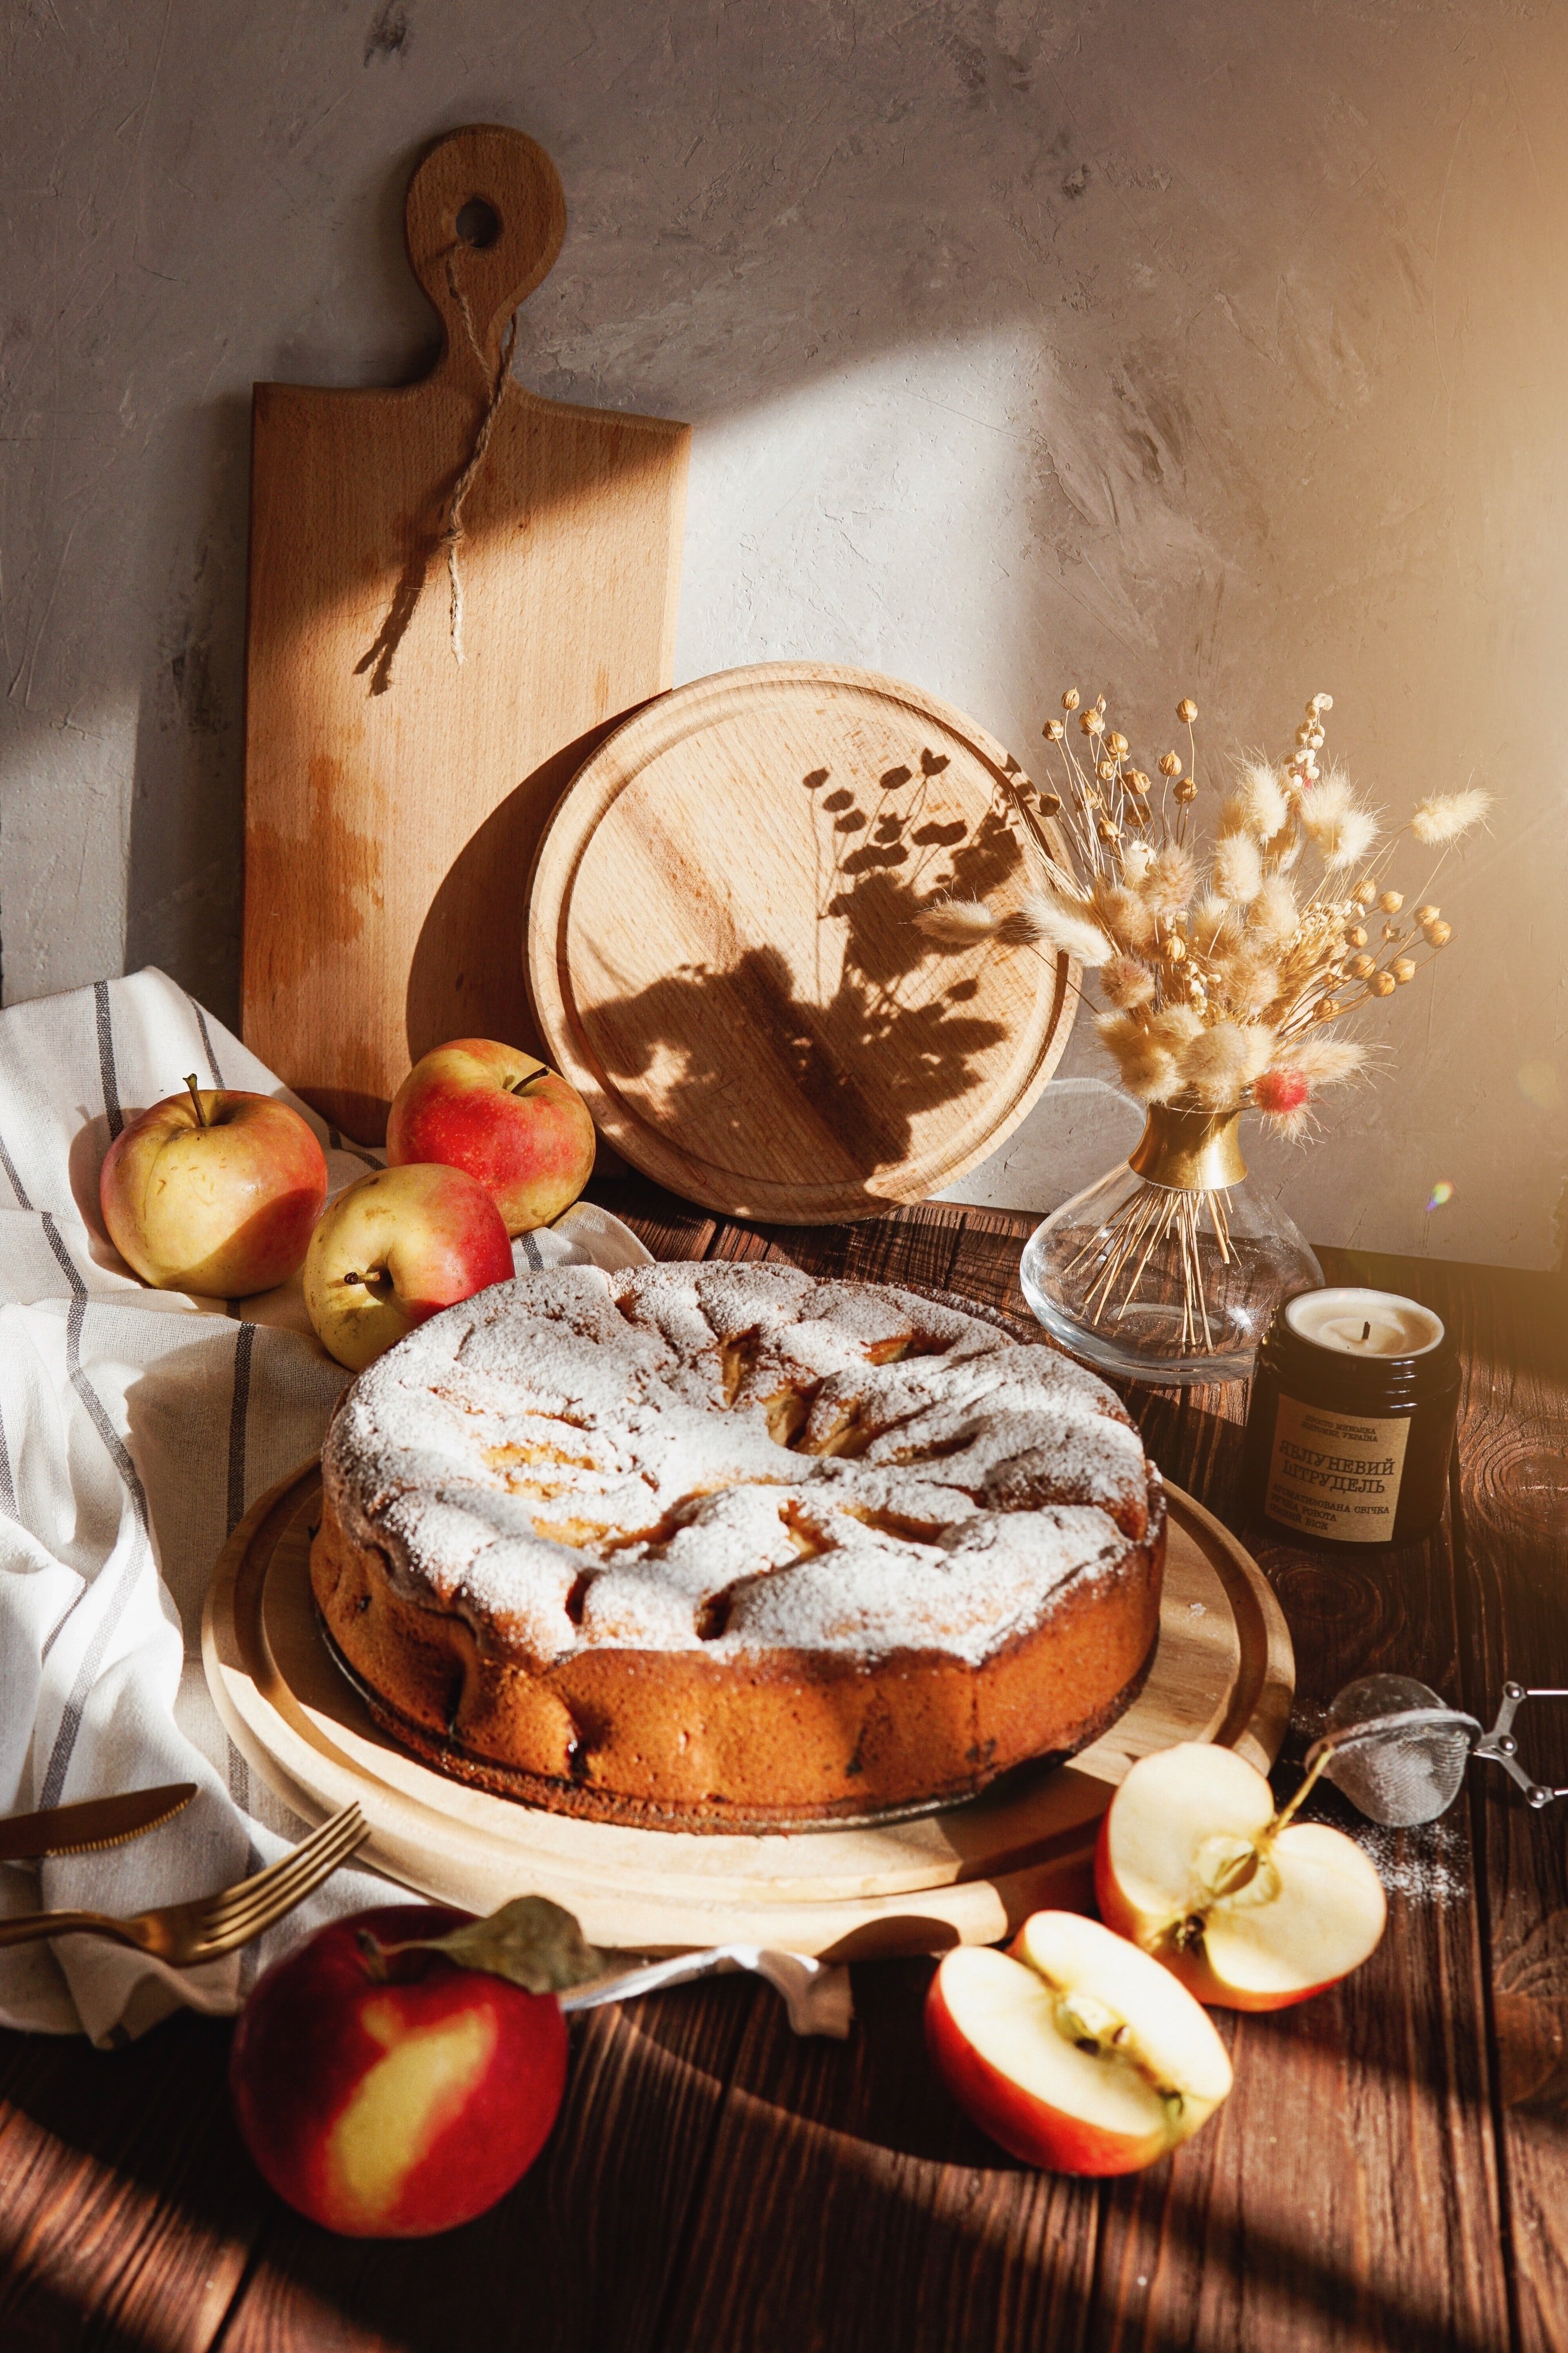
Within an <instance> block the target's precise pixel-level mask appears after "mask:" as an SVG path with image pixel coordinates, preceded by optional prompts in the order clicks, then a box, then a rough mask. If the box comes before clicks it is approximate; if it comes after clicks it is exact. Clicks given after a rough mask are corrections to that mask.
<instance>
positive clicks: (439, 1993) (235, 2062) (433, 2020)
mask: <svg viewBox="0 0 1568 2353" xmlns="http://www.w3.org/2000/svg"><path fill="white" fill-rule="evenodd" d="M464 1916H465V1915H463V1914H461V1913H458V1912H449V1911H446V1910H443V1909H441V1908H440V1907H438V1906H436V1905H423V1904H416V1905H387V1906H385V1907H384V1908H383V1909H381V1910H378V1911H374V1912H361V1913H358V1914H356V1915H354V1916H353V1917H352V1918H350V1919H346V1920H338V1921H334V1922H333V1923H332V1925H331V1927H328V1928H323V1929H321V1931H320V1932H319V1933H318V1934H317V1935H316V1936H312V1937H311V1938H310V1942H309V1943H308V1944H306V1945H303V1946H301V1947H300V1948H299V1949H298V1950H297V1951H295V1952H292V1953H290V1954H288V1955H287V1956H286V1957H284V1959H282V1960H281V1961H279V1962H277V1963H275V1964H274V1966H273V1967H272V1968H270V1969H268V1970H267V1971H266V1973H265V1974H264V1975H263V1976H262V1977H261V1978H259V1979H258V1983H257V1985H256V1987H255V1989H254V1990H253V1992H252V1993H251V1996H250V1999H249V2000H248V2001H247V2004H246V2006H245V2009H244V2011H243V2012H242V2014H241V2017H240V2021H239V2024H238V2027H237V2030H236V2032H235V2038H234V2046H233V2051H232V2053H231V2056H230V2061H229V2082H230V2086H231V2088H232V2091H233V2094H234V2103H235V2108H236V2112H237V2116H238V2119H239V2127H240V2131H241V2132H242V2134H243V2135H244V2137H245V2141H246V2145H247V2147H248V2148H249V2150H250V2153H251V2155H252V2157H253V2158H255V2160H256V2162H257V2165H258V2167H259V2168H260V2170H261V2172H262V2173H263V2174H264V2175H265V2177H266V2179H268V2182H270V2184H271V2186H272V2188H273V2189H276V2190H277V2192H278V2194H279V2197H281V2198H286V2199H287V2200H288V2201H289V2204H290V2205H291V2206H294V2207H297V2208H298V2209H299V2211H300V2213H302V2214H306V2215H309V2216H310V2220H311V2221H316V2222H321V2223H324V2224H325V2226H326V2228H327V2229H328V2230H329V2231H338V2232H342V2233H344V2234H345V2235H346V2236H348V2237H351V2238H371V2239H394V2238H396V2239H402V2238H423V2237H426V2236H427V2235H428V2234H429V2233H431V2232H437V2231H450V2230H453V2229H455V2228H456V2227H457V2225H458V2223H460V2222H468V2221H472V2220H473V2218H474V2216H475V2215H476V2214H482V2213H483V2212H484V2211H485V2210H486V2208H487V2207H489V2206H493V2205H494V2204H495V2201H496V2200H497V2199H498V2198H500V2197H502V2196H504V2194H505V2192H506V2191H507V2190H508V2189H510V2188H511V2185H512V2183H513V2182H514V2181H516V2180H518V2179H520V2177H521V2175H522V2174H524V2173H525V2172H526V2171H527V2169H528V2168H529V2167H530V2166H531V2164H532V2162H533V2160H534V2158H536V2157H537V2156H538V2154H539V2152H540V2150H541V2149H542V2147H543V2146H544V2143H545V2141H546V2139H547V2138H548V2137H549V2134H550V2128H551V2126H552V2124H553V2123H554V2121H555V2116H556V2111H557V2110H558V2109H559V2107H560V2105H561V2098H562V2094H563V2091H564V2089H565V2084H566V2021H565V2020H564V2019H563V2016H562V2014H561V2005H560V2003H559V2001H558V2000H556V1998H555V1996H554V1995H553V1994H552V1993H549V1994H538V1993H528V1992H525V1991H524V1989H523V1988H522V1987H521V1986H520V1985H515V1984H511V1983H510V1982H509V1981H508V1980H507V1979H506V1978H502V1977H496V1976H492V1975H490V1974H489V1973H488V1972H487V1971H483V1970H479V1969H472V1968H459V1967H458V1966H457V1965H456V1964H455V1963H454V1962H452V1961H451V1960H449V1959H447V1957H445V1956H444V1955H442V1954H439V1953H432V1952H427V1951H415V1952H388V1951H386V1950H385V1949H384V1948H385V1947H392V1946H398V1945H405V1944H407V1943H409V1942H410V1941H411V1940H412V1939H414V1938H422V1937H430V1936H439V1935H440V1934H441V1932H442V1931H443V1930H447V1929H450V1928H452V1927H453V1926H456V1925H457V1924H458V1923H459V1922H460V1921H462V1920H463V1918H464Z"/></svg>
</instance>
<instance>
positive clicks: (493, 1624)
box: [310, 1263, 1165, 1831]
mask: <svg viewBox="0 0 1568 2353" xmlns="http://www.w3.org/2000/svg"><path fill="white" fill-rule="evenodd" d="M1164 1539H1165V1514H1164V1502H1163V1490H1162V1488H1161V1483H1160V1477H1159V1473H1158V1472H1157V1471H1156V1470H1155V1469H1154V1468H1153V1466H1152V1463H1150V1461H1148V1460H1147V1458H1146V1456H1145V1455H1144V1452H1143V1449H1142V1444H1141V1442H1140V1440H1139V1438H1138V1435H1137V1432H1136V1431H1135V1430H1134V1429H1133V1427H1132V1425H1131V1422H1130V1421H1129V1419H1128V1418H1127V1416H1126V1414H1125V1413H1124V1412H1123V1411H1122V1409H1121V1405H1120V1403H1119V1402H1118V1400H1117V1398H1115V1396H1114V1395H1113V1394H1112V1392H1111V1391H1110V1389H1109V1388H1107V1387H1106V1386H1105V1384H1104V1383H1103V1382H1102V1381H1100V1380H1099V1379H1097V1378H1096V1377H1095V1376H1094V1375H1093V1374H1092V1373H1089V1372H1086V1371H1084V1370H1083V1369H1082V1368H1081V1367H1080V1366H1078V1365H1076V1364H1074V1363H1072V1362H1071V1361H1070V1360H1069V1359H1068V1358H1067V1357H1065V1356H1058V1354H1056V1353H1055V1352H1054V1351H1053V1350H1052V1349H1050V1348H1048V1347H1047V1346H1046V1345H1041V1344H1037V1343H1031V1342H1027V1341H1021V1340H1019V1339H1018V1338H1016V1336H1015V1335H1013V1333H1012V1332H1011V1331H1009V1330H1007V1329H1005V1328H1003V1327H1002V1326H1000V1325H999V1324H997V1323H992V1322H987V1321H984V1320H983V1318H982V1317H981V1316H979V1315H973V1314H963V1313H961V1312H959V1311H958V1310H957V1309H956V1308H953V1307H949V1306H946V1305H943V1304H941V1303H937V1302H934V1301H932V1300H931V1299H929V1298H926V1297H924V1296H922V1295H921V1294H920V1293H914V1292H909V1291H902V1290H899V1289H895V1288H892V1287H890V1286H888V1285H885V1284H880V1283H867V1282H818V1281H816V1280H815V1279H814V1278H812V1277H811V1276H809V1275H805V1274H802V1273H799V1272H797V1271H795V1270H794V1269H793V1268H789V1267H779V1266H767V1265H747V1264H731V1263H700V1264H679V1265H661V1266H650V1267H641V1268H638V1269H637V1270H636V1271H631V1272H625V1273H618V1274H607V1273H605V1272H604V1271H602V1270H600V1269H598V1268H593V1267H590V1268H576V1267H574V1268H570V1269H563V1270H560V1271H554V1272H551V1273H546V1274H543V1275H537V1276H533V1277H531V1278H525V1279H524V1280H522V1281H521V1282H510V1283H500V1284H498V1285H497V1286H496V1287H495V1288H494V1289H493V1290H489V1291H485V1292H481V1293H479V1295H478V1296H477V1297H476V1298H473V1299H470V1300H468V1301H466V1302H465V1303H463V1304H462V1305H461V1306H458V1307H451V1308H447V1310H446V1311H445V1313H444V1314H439V1315H437V1316H435V1317H433V1318H432V1319H431V1321H430V1322H429V1323H427V1324H423V1325H421V1326H420V1328H419V1329H418V1330H417V1331H416V1332H413V1333H411V1334H410V1335H408V1337H407V1338H406V1339H405V1340H403V1341H401V1342H399V1344H398V1345H396V1346H395V1347H394V1348H392V1349H390V1350H389V1351H388V1352H387V1354H386V1355H385V1356H382V1357H381V1358H380V1359H379V1360H378V1361H377V1362H376V1363H375V1364H374V1365H373V1366H371V1367H370V1368H369V1370H368V1371H366V1372H363V1373H362V1374H361V1375H360V1377H359V1378H358V1379H357V1380H356V1381H355V1382H354V1383H353V1387H352V1388H350V1389H349V1390H348V1391H347V1393H346V1395H345V1397H344V1398H343V1400H342V1405H341V1407H340V1409H339V1410H338V1413H337V1415H336V1418H335V1419H334V1420H333V1422H332V1426H331V1431H330V1433H329V1435H328V1439H327V1443H326V1448H325V1452H324V1456H323V1499H322V1510H321V1525H320V1528H319V1530H318V1532H317V1534H316V1536H315V1540H314V1544H313V1546H312V1549H311V1559H310V1573H311V1581H312V1585H313V1588H314V1591H315V1596H316V1600H317V1605H318V1607H319V1609H320V1610H321V1617H322V1619H323V1620H324V1622H325V1624H326V1627H327V1630H328V1632H329V1634H330V1636H331V1641H332V1642H333V1643H334V1644H335V1646H336V1649H337V1651H338V1654H339V1656H340V1658H341V1660H342V1662H343V1663H344V1665H345V1666H346V1667H347V1669H348V1671H349V1672H350V1673H351V1674H352V1675H353V1678H354V1679H355V1681H356V1682H357V1683H359V1685H360V1687H361V1689H362V1691H363V1693H364V1694H365V1696H366V1698H367V1699H368V1701H369V1702H370V1704H371V1706H372V1708H373V1711H374V1713H375V1715H377V1718H378V1720H379V1721H380V1722H381V1723H382V1724H383V1725H384V1727H385V1728H387V1729H389V1730H391V1731H393V1732H394V1733H395V1736H397V1737H399V1738H400V1739H402V1740H403V1741H405V1742H406V1743H408V1744H410V1745H411V1746H414V1747H415V1748H416V1751H417V1752H418V1753H420V1754H421V1755H423V1756H425V1757H427V1758H428V1759H429V1760H430V1761H431V1762H433V1763H435V1764H437V1765H439V1766H440V1767H442V1769H444V1770H446V1771H448V1772H451V1773H455V1774H458V1775H459V1776H460V1777H462V1778H467V1779H470V1780H473V1781H475V1782H478V1783H479V1784H481V1785H483V1786H487V1787H489V1788H499V1789H501V1790H504V1791H506V1792H507V1793H509V1794H510V1795H514V1796H519V1797H522V1798H524V1799H527V1800H528V1801H529V1802H531V1803H534V1804H538V1805H542V1806H547V1807H551V1808H553V1809H556V1810H562V1811H565V1812H570V1813H576V1814H585V1815H588V1816H591V1817H594V1818H596V1819H599V1820H613V1821H619V1822H625V1823H634V1824H640V1825H645V1826H649V1827H656V1828H666V1829H681V1830H710V1831H718V1830H737V1829H746V1830H761V1829H783V1828H786V1827H791V1826H804V1825H809V1824H812V1823H816V1822H828V1821H832V1820H847V1819H853V1818H856V1817H863V1816H875V1815H880V1814H886V1813H889V1812H892V1811H894V1810H914V1809H917V1808H921V1807H927V1806H931V1805H936V1804H943V1803H951V1802H953V1801H954V1800H957V1799H962V1798H965V1797H968V1796H971V1795H973V1793H974V1792H975V1791H977V1790H979V1789H981V1788H984V1786H985V1785H986V1784H987V1783H988V1782H990V1781H992V1780H994V1778H996V1776H997V1775H998V1774H1001V1773H1005V1772H1006V1771H1007V1770H1009V1769H1010V1768H1011V1767H1015V1766H1017V1765H1020V1764H1022V1763H1023V1762H1024V1761H1025V1760H1026V1759H1030V1758H1038V1757H1047V1756H1048V1757H1063V1756H1067V1755H1069V1754H1070V1753H1071V1752H1072V1751H1073V1750H1075V1749H1077V1748H1079V1747H1080V1746H1083V1745H1084V1744H1085V1743H1086V1742H1087V1741H1089V1740H1090V1739H1092V1738H1093V1737H1094V1736H1096V1735H1097V1734H1098V1733H1099V1732H1100V1731H1101V1730H1103V1729H1104V1727H1105V1726H1106V1725H1109V1724H1110V1723H1111V1722H1112V1721H1113V1720H1114V1719H1115V1717H1116V1716H1117V1715H1120V1714H1121V1711H1122V1710H1123V1709H1124V1708H1125V1707H1126V1706H1127V1705H1128V1704H1130V1702H1131V1699H1132V1698H1133V1696H1134V1695H1135V1694H1136V1693H1137V1691H1138V1689H1139V1688H1140V1685H1141V1684H1142V1679H1143V1676H1144V1674H1145V1673H1146V1672H1147V1669H1148V1664H1149V1661H1150V1659H1151V1657H1152V1651H1153V1645H1154V1640H1155V1635H1156V1631H1157V1627H1158V1620H1159V1607H1160V1582H1161V1576H1162V1571H1163V1564H1164Z"/></svg>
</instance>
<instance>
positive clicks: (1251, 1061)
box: [1182, 1021, 1274, 1111]
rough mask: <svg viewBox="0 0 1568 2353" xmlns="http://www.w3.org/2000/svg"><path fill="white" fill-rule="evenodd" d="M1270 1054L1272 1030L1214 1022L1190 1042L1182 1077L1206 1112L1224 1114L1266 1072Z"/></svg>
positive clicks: (1232, 1022) (1272, 1048)
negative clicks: (1244, 1090)
mask: <svg viewBox="0 0 1568 2353" xmlns="http://www.w3.org/2000/svg"><path fill="white" fill-rule="evenodd" d="M1273 1051H1274V1032H1273V1031H1272V1029H1244V1028H1243V1027H1242V1026H1241V1024H1240V1023H1239V1022H1236V1021H1216V1022H1215V1025H1214V1027H1213V1029H1205V1030H1203V1031H1201V1032H1200V1033H1199V1035H1198V1036H1197V1037H1195V1038H1194V1039H1191V1040H1190V1041H1189V1043H1188V1045H1187V1048H1186V1050H1185V1052H1184V1054H1183V1056H1182V1077H1183V1079H1184V1081H1185V1082H1186V1084H1187V1085H1188V1086H1189V1087H1190V1088H1191V1090H1192V1092H1193V1093H1194V1095H1196V1097H1197V1099H1198V1101H1199V1103H1202V1104H1203V1105H1204V1106H1205V1109H1206V1110H1209V1111H1223V1110H1225V1109H1226V1105H1227V1104H1230V1103H1236V1102H1237V1100H1238V1099H1239V1098H1240V1095H1241V1093H1242V1091H1243V1089H1244V1088H1246V1087H1249V1086H1250V1085H1251V1083H1252V1082H1253V1080H1254V1079H1256V1078H1258V1077H1259V1076H1260V1075H1261V1073H1262V1072H1263V1071H1265V1070H1267V1069H1268V1058H1269V1056H1270V1055H1271V1054H1272V1053H1273Z"/></svg>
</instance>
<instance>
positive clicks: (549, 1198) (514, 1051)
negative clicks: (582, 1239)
mask: <svg viewBox="0 0 1568 2353" xmlns="http://www.w3.org/2000/svg"><path fill="white" fill-rule="evenodd" d="M386 1160H387V1166H388V1167H390V1168H399V1167H402V1166H405V1164H406V1163H407V1162H410V1161H416V1160H438V1161H440V1162H442V1163H443V1164H444V1165H445V1166H447V1167H448V1168H461V1169H463V1170H464V1171H465V1172H466V1173H467V1175H468V1176H473V1177H476V1178H477V1179H478V1181H479V1183H480V1184H481V1185H483V1186H484V1187H485V1188H486V1190H487V1191H488V1192H489V1194H490V1195H491V1197H492V1198H493V1199H494V1201H495V1204H496V1207H497V1208H499V1209H500V1213H501V1216H502V1217H503V1218H504V1219H506V1229H507V1231H508V1233H509V1234H521V1233H529V1232H531V1230H532V1229H533V1228H534V1227H536V1226H548V1225H549V1224H551V1223H552V1220H553V1219H556V1218H558V1217H559V1216H560V1215H561V1212H562V1210H563V1209H566V1208H570V1207H571V1205H572V1203H573V1202H574V1200H575V1199H576V1198H577V1196H578V1194H579V1193H580V1192H581V1191H582V1190H583V1187H584V1185H585V1184H586V1183H587V1181H588V1179H589V1177H590V1176H591V1175H592V1174H593V1168H594V1123H593V1120H592V1119H591V1118H590V1117H589V1114H588V1106H587V1104H586V1103H584V1101H583V1098H582V1096H581V1095H580V1094H579V1093H578V1092H577V1090H576V1088H575V1087H574V1086H572V1085H571V1084H570V1083H569V1082H567V1081H566V1080H565V1079H563V1078H562V1077H561V1075H560V1073H559V1072H558V1071H552V1070H551V1069H550V1068H549V1067H548V1066H547V1065H546V1064H545V1063H543V1062H542V1061H541V1060H539V1058H538V1056H537V1055H535V1054H526V1053H524V1052H523V1050H522V1049H521V1047H519V1046H502V1045H499V1044H498V1043H497V1042H496V1041H495V1040H494V1039H489V1038H455V1039H453V1040H452V1041H451V1043H450V1044H449V1045H447V1046H437V1048H436V1049H435V1050H434V1051H433V1052H431V1053H428V1054H424V1055H422V1056H421V1057H420V1059H419V1060H418V1061H417V1062H416V1063H415V1065H414V1068H413V1069H412V1070H411V1071H409V1073H408V1076H407V1077H406V1078H405V1080H404V1082H403V1084H402V1085H401V1086H400V1087H399V1088H398V1090H397V1092H396V1094H395V1096H394V1097H393V1103H392V1110H391V1112H390V1113H389V1114H388V1117H387V1123H386Z"/></svg>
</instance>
